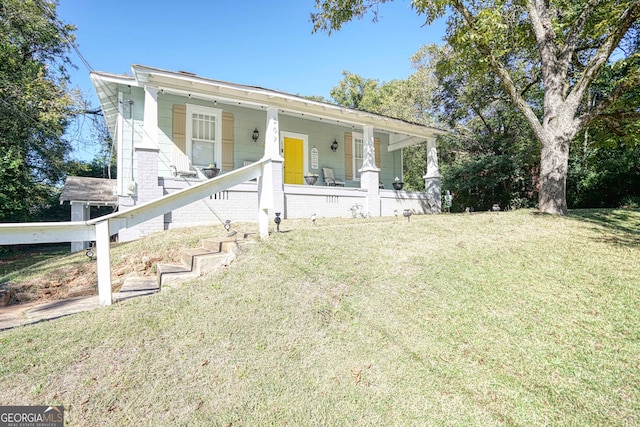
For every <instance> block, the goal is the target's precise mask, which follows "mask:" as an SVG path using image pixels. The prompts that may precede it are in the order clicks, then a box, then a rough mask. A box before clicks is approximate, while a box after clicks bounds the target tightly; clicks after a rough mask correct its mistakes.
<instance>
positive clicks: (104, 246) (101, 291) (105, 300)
mask: <svg viewBox="0 0 640 427" xmlns="http://www.w3.org/2000/svg"><path fill="white" fill-rule="evenodd" d="M110 247H111V242H110V235H109V220H106V221H100V222H99V223H97V224H96V254H97V258H98V261H97V264H98V265H97V273H98V300H99V301H100V305H103V306H104V305H111V303H112V302H113V298H112V294H111V254H110V252H109V249H110Z"/></svg>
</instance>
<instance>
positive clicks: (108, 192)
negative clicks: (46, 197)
mask: <svg viewBox="0 0 640 427" xmlns="http://www.w3.org/2000/svg"><path fill="white" fill-rule="evenodd" d="M116 182H117V180H115V179H105V178H89V177H84V176H68V177H67V179H66V180H65V183H64V187H63V189H62V193H61V194H60V203H64V202H70V203H86V204H89V205H94V206H102V205H111V206H115V205H117V203H118V196H117V195H116V194H115V193H114V190H113V189H114V188H115V186H116Z"/></svg>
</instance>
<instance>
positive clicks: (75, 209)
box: [71, 201, 90, 252]
mask: <svg viewBox="0 0 640 427" xmlns="http://www.w3.org/2000/svg"><path fill="white" fill-rule="evenodd" d="M89 212H90V208H89V205H87V204H84V203H79V202H73V201H72V202H71V221H88V220H89V219H90V218H89ZM88 247H89V242H71V252H80V251H81V250H83V249H86V248H88Z"/></svg>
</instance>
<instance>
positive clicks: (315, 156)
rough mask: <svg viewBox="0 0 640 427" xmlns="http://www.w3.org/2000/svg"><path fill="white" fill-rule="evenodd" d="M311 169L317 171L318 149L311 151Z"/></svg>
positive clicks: (314, 148)
mask: <svg viewBox="0 0 640 427" xmlns="http://www.w3.org/2000/svg"><path fill="white" fill-rule="evenodd" d="M311 169H318V149H317V148H316V147H313V148H312V149H311Z"/></svg>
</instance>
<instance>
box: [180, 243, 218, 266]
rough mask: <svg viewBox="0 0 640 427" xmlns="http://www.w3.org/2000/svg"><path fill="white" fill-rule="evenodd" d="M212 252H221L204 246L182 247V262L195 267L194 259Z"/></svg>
mask: <svg viewBox="0 0 640 427" xmlns="http://www.w3.org/2000/svg"><path fill="white" fill-rule="evenodd" d="M211 254H216V255H217V254H219V252H218V251H211V250H209V249H205V248H203V247H200V248H193V249H181V250H180V262H182V264H184V265H185V267H189V268H191V269H193V264H194V259H195V258H196V257H199V256H201V255H211Z"/></svg>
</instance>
